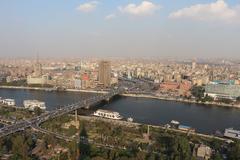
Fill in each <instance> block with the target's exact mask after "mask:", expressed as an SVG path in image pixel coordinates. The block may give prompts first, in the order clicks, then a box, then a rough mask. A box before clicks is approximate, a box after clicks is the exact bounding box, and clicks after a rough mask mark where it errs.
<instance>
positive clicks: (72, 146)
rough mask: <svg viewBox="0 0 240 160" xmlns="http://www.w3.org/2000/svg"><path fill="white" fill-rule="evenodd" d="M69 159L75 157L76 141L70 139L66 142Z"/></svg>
mask: <svg viewBox="0 0 240 160" xmlns="http://www.w3.org/2000/svg"><path fill="white" fill-rule="evenodd" d="M68 149H69V154H70V159H76V157H77V143H76V142H75V141H72V142H70V143H69V144H68Z"/></svg>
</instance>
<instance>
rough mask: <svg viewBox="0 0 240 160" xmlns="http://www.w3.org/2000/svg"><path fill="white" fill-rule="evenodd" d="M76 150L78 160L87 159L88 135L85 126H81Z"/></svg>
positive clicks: (88, 152) (88, 148)
mask: <svg viewBox="0 0 240 160" xmlns="http://www.w3.org/2000/svg"><path fill="white" fill-rule="evenodd" d="M78 149H79V154H80V155H79V159H80V160H85V159H86V158H88V156H89V155H90V145H89V142H88V135H87V131H86V129H85V125H84V124H83V125H82V127H81V131H80V134H79V144H78Z"/></svg>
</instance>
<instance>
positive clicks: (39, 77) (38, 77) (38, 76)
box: [27, 60, 49, 85]
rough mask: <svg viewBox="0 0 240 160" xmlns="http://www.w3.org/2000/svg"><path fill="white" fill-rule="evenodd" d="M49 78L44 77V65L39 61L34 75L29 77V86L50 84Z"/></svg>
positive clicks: (35, 66)
mask: <svg viewBox="0 0 240 160" xmlns="http://www.w3.org/2000/svg"><path fill="white" fill-rule="evenodd" d="M48 80H49V76H48V75H43V73H42V65H41V63H39V61H38V60H37V63H36V64H35V65H34V72H33V74H32V75H29V76H28V77H27V84H28V85H35V84H40V85H44V84H48Z"/></svg>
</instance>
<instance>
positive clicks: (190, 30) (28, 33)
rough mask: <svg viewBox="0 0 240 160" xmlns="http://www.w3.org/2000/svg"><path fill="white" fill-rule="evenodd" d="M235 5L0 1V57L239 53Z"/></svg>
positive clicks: (194, 0) (215, 0)
mask: <svg viewBox="0 0 240 160" xmlns="http://www.w3.org/2000/svg"><path fill="white" fill-rule="evenodd" d="M173 3H174V5H172V4H173ZM239 6H240V3H239V1H237V0H225V1H224V0H211V1H209V0H204V1H200V0H191V1H181V2H175V1H174V2H173V1H166V0H162V1H159V0H151V1H140V0H133V1H127V0H123V1H118V2H116V1H111V2H109V1H106V0H99V1H89V0H78V1H77V0H76V1H75V0H74V1H71V2H67V1H58V3H55V1H51V2H47V1H39V2H36V1H34V2H33V1H21V2H20V1H12V2H8V1H2V2H0V17H1V22H0V33H1V35H2V36H1V37H0V42H1V43H0V57H35V56H36V53H37V52H39V53H40V55H41V57H69V56H72V57H99V58H101V57H137V58H149V57H156V58H182V57H186V58H219V57H221V58H240V56H239V51H240V47H239V45H238V43H237V42H239V41H240V39H239V37H240V22H239V17H240V7H239Z"/></svg>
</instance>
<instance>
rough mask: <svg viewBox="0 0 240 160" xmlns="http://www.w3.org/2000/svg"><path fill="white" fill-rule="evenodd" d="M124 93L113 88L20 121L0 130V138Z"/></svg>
mask: <svg viewBox="0 0 240 160" xmlns="http://www.w3.org/2000/svg"><path fill="white" fill-rule="evenodd" d="M124 91H125V89H124V88H123V87H117V88H113V89H112V90H110V91H109V92H108V93H107V94H103V95H96V96H93V97H90V98H88V99H85V100H81V101H79V102H77V103H74V104H71V105H67V106H64V107H62V108H60V109H56V110H53V111H50V112H46V113H43V114H42V115H40V116H37V117H34V118H32V119H29V120H24V121H20V122H17V123H15V124H12V125H8V126H5V127H3V128H1V129H0V138H2V137H5V136H7V135H10V134H13V133H16V132H19V131H23V130H25V129H26V128H29V127H32V126H39V124H41V123H42V122H45V121H47V120H48V119H51V118H55V117H58V116H61V115H64V114H67V113H70V112H73V111H75V110H77V109H81V108H88V107H90V106H93V105H95V104H97V103H99V102H101V101H102V100H109V99H111V98H112V97H113V96H115V95H119V94H122V93H124ZM33 128H34V127H33Z"/></svg>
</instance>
